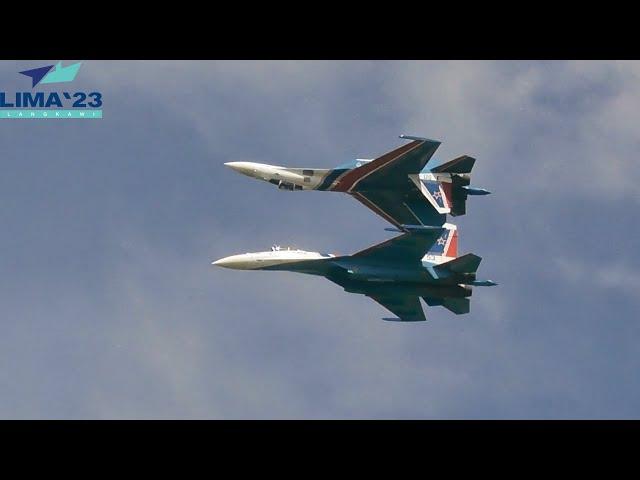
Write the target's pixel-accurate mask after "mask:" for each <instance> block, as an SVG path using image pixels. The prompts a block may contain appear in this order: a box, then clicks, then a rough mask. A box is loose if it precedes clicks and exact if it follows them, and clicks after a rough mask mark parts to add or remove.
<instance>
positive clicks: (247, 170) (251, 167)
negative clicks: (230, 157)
mask: <svg viewBox="0 0 640 480" xmlns="http://www.w3.org/2000/svg"><path fill="white" fill-rule="evenodd" d="M225 165H226V166H227V167H229V168H231V169H232V170H235V171H236V172H238V173H242V174H244V175H249V176H252V175H253V174H254V173H255V172H256V166H255V164H254V163H251V162H227V163H225Z"/></svg>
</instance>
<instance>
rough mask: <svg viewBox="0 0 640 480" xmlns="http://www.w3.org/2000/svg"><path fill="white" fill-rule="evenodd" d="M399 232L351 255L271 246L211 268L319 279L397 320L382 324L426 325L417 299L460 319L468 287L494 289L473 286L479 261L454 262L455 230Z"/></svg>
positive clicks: (465, 307) (470, 257)
mask: <svg viewBox="0 0 640 480" xmlns="http://www.w3.org/2000/svg"><path fill="white" fill-rule="evenodd" d="M402 228H403V230H408V233H404V234H402V235H399V236H397V237H395V238H392V239H390V240H387V241H385V242H382V243H379V244H377V245H373V246H371V247H369V248H367V249H365V250H362V251H360V252H358V253H355V254H353V255H344V256H335V255H332V254H323V253H318V252H306V251H303V250H297V249H291V248H286V249H283V248H280V247H278V246H274V247H272V249H271V251H269V252H258V253H245V254H241V255H233V256H230V257H226V258H222V259H220V260H218V261H215V262H213V265H217V266H220V267H226V268H233V269H239V270H286V271H290V272H299V273H307V274H311V275H321V276H324V277H326V278H327V279H329V280H331V281H332V282H334V283H337V284H338V285H340V286H341V287H343V288H344V290H345V291H347V292H350V293H360V294H363V295H366V296H368V297H370V298H372V299H373V300H375V301H376V302H378V303H379V304H380V305H382V306H383V307H385V308H386V309H388V310H389V311H391V312H392V313H394V314H395V315H396V316H397V317H398V318H385V320H392V321H405V322H415V321H423V320H426V318H425V316H424V311H423V309H422V306H421V305H420V297H422V298H423V299H424V301H425V302H426V303H427V305H430V306H433V305H441V306H443V307H445V308H447V309H449V310H451V311H452V312H453V313H456V314H462V313H468V312H469V298H468V297H470V296H471V292H472V286H474V285H475V286H492V285H496V283H494V282H492V281H491V280H484V281H479V280H476V270H477V269H478V267H479V265H480V261H481V260H482V259H481V258H480V257H478V256H477V255H474V254H472V253H468V254H466V255H462V256H461V257H458V252H457V249H458V233H457V229H456V226H455V225H452V224H448V223H445V224H444V225H443V226H442V227H416V226H408V225H403V226H402Z"/></svg>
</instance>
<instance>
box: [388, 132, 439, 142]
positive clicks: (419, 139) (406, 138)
mask: <svg viewBox="0 0 640 480" xmlns="http://www.w3.org/2000/svg"><path fill="white" fill-rule="evenodd" d="M398 138H403V139H405V140H417V141H419V142H431V143H437V144H441V143H442V142H441V141H439V140H433V139H431V138H425V137H416V136H414V135H405V134H404V133H403V134H402V135H399V137H398Z"/></svg>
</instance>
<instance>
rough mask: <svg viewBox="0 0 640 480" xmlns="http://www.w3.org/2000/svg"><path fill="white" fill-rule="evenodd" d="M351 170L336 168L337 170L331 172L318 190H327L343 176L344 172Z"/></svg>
mask: <svg viewBox="0 0 640 480" xmlns="http://www.w3.org/2000/svg"><path fill="white" fill-rule="evenodd" d="M348 170H350V169H349V168H336V169H335V170H331V171H330V172H329V173H328V174H327V176H326V177H324V180H323V181H322V183H321V184H320V185H318V187H316V190H327V189H328V188H329V187H330V186H331V184H332V183H333V182H334V181H335V179H336V178H338V177H339V176H340V175H342V174H343V173H344V172H346V171H348Z"/></svg>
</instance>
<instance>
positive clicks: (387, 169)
mask: <svg viewBox="0 0 640 480" xmlns="http://www.w3.org/2000/svg"><path fill="white" fill-rule="evenodd" d="M400 138H404V139H407V140H412V142H411V143H408V144H406V145H403V146H402V147H399V148H396V149H395V150H392V151H390V152H388V153H385V154H384V155H382V156H381V157H378V158H376V159H357V160H355V161H353V162H349V163H346V164H344V165H340V166H338V167H336V168H334V169H321V168H288V167H281V166H276V165H265V164H262V163H253V162H228V163H225V165H227V166H228V167H230V168H232V169H233V170H235V171H237V172H240V173H242V174H244V175H248V176H250V177H253V178H257V179H260V180H265V181H267V182H269V183H272V184H274V185H277V187H278V188H279V189H281V190H289V191H297V190H323V191H333V192H345V193H348V194H349V195H351V196H353V197H354V198H355V199H356V200H358V201H359V202H361V203H362V204H364V205H365V206H367V207H368V208H370V209H371V210H373V211H374V212H375V213H376V214H378V215H380V216H381V217H383V218H384V219H385V220H387V221H389V222H390V223H392V224H393V225H394V226H395V227H396V228H397V229H402V225H428V226H440V225H442V224H444V223H445V221H446V214H447V213H449V214H451V215H452V216H457V215H464V214H465V212H466V200H467V196H468V195H487V194H489V193H490V192H489V191H487V190H484V189H482V188H472V187H471V186H470V183H471V178H470V175H469V174H470V172H471V169H472V168H473V165H474V163H475V159H474V158H472V157H469V156H467V155H463V156H461V157H458V158H455V159H453V160H451V161H449V162H446V163H443V164H441V165H438V166H434V167H426V166H425V165H426V164H427V162H429V159H430V158H431V157H432V155H433V154H434V152H435V151H436V149H437V148H438V146H439V145H440V142H438V141H436V140H429V139H426V138H420V137H412V136H408V135H400ZM405 231H406V230H405Z"/></svg>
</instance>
